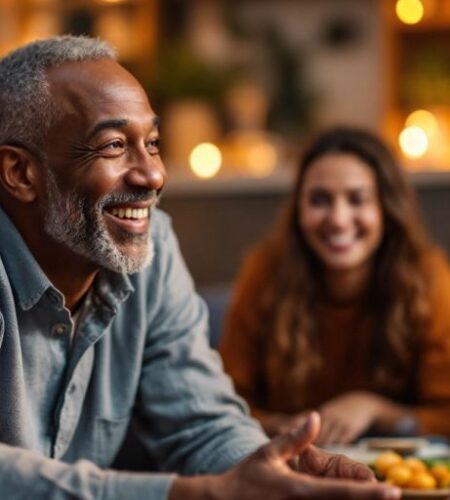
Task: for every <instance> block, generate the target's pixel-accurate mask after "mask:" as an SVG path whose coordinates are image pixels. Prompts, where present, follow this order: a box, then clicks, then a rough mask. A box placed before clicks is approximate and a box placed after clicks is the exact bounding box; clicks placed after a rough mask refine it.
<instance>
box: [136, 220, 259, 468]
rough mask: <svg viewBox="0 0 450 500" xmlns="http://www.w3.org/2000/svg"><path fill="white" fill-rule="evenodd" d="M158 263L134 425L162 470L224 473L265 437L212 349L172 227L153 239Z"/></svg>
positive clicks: (200, 303)
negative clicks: (156, 293) (156, 292)
mask: <svg viewBox="0 0 450 500" xmlns="http://www.w3.org/2000/svg"><path fill="white" fill-rule="evenodd" d="M154 264H155V266H154V267H153V265H152V267H153V269H152V279H153V280H157V282H156V283H155V284H154V286H152V287H150V288H151V289H153V290H158V297H157V298H156V297H155V295H152V296H151V297H150V298H149V299H150V300H149V305H148V306H149V308H150V307H153V308H155V307H156V310H155V312H154V313H152V314H151V318H149V325H148V333H147V339H146V346H145V352H144V360H143V369H142V374H141V381H140V389H139V394H138V402H137V404H138V411H137V414H138V415H140V418H138V420H137V425H136V429H135V430H136V431H137V434H138V437H139V438H140V439H141V441H142V442H143V444H144V446H145V448H146V449H147V451H148V452H149V453H150V457H151V458H152V462H155V463H157V464H158V467H159V468H160V469H161V470H162V471H173V470H176V471H179V472H181V473H183V474H198V473H219V472H222V471H225V470H227V469H228V468H230V467H231V466H232V465H234V464H236V463H237V462H238V461H240V460H241V459H242V458H243V457H245V456H247V455H248V454H250V453H251V452H253V451H254V450H255V449H256V448H258V447H259V446H261V445H262V444H264V443H265V442H267V437H266V436H265V434H264V433H263V432H262V430H261V428H260V426H259V424H258V423H257V422H256V421H254V420H253V419H252V418H250V417H249V415H248V411H247V408H246V405H245V403H244V401H243V400H242V399H240V398H239V397H238V396H237V395H236V394H235V392H234V390H233V387H232V384H231V381H230V379H229V378H228V377H227V376H226V375H225V374H224V372H223V369H222V363H221V360H220V357H219V355H218V353H217V352H216V351H213V350H212V349H211V348H210V347H209V342H208V336H207V332H208V314H207V309H206V306H205V304H204V302H203V301H202V300H201V299H200V297H199V296H198V295H197V294H196V293H195V290H194V287H193V282H192V279H191V277H190V275H189V273H188V271H187V269H186V266H185V264H184V262H183V259H182V257H181V254H180V252H179V248H178V243H177V241H176V239H175V237H174V235H173V232H172V231H171V230H170V227H169V226H168V225H166V226H165V227H164V230H163V231H162V232H160V234H158V237H157V238H155V263H154ZM155 304H156V305H155Z"/></svg>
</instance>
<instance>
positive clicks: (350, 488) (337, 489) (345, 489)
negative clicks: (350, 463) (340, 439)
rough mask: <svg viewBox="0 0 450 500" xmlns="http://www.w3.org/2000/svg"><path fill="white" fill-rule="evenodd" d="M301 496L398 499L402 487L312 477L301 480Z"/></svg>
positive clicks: (341, 499)
mask: <svg viewBox="0 0 450 500" xmlns="http://www.w3.org/2000/svg"><path fill="white" fill-rule="evenodd" d="M298 486H299V488H298V489H299V491H298V497H299V498H308V499H311V500H330V499H331V498H332V499H333V500H344V499H345V500H396V499H399V498H401V490H400V488H397V487H394V486H391V485H388V484H380V483H378V484H376V483H358V482H355V481H345V480H335V479H327V478H321V479H311V480H308V481H303V480H302V482H301V483H300V482H299V485H298Z"/></svg>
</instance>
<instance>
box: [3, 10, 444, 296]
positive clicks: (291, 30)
mask: <svg viewBox="0 0 450 500" xmlns="http://www.w3.org/2000/svg"><path fill="white" fill-rule="evenodd" d="M61 33H72V34H88V35H95V36H97V35H98V36H100V37H102V38H104V39H106V40H108V41H110V42H111V43H112V44H113V45H114V46H115V47H116V48H117V49H118V52H119V59H120V62H121V63H122V64H124V65H125V66H126V67H127V68H128V69H130V70H131V71H132V72H133V73H134V74H135V75H136V76H137V77H138V79H139V80H140V81H141V82H142V84H143V85H144V87H145V88H146V89H147V91H148V94H149V96H150V100H151V102H152V105H153V107H154V109H155V110H156V111H157V113H158V114H160V115H161V117H162V128H161V136H162V148H163V157H164V160H165V163H166V167H167V170H168V174H169V180H168V184H167V188H166V190H165V194H164V197H163V200H162V203H161V206H162V208H164V209H165V210H166V211H167V212H169V213H170V214H171V215H172V216H173V223H174V226H175V230H176V232H177V234H178V236H179V238H180V245H181V247H182V250H183V253H184V256H185V258H186V261H187V263H188V266H189V268H190V270H191V272H192V274H193V276H194V279H195V281H196V283H197V285H198V286H199V287H200V288H201V290H208V293H209V292H211V291H214V290H217V291H218V293H219V294H220V293H221V290H222V291H223V290H225V291H226V290H228V286H229V284H230V283H231V282H232V280H233V277H234V275H235V273H236V272H237V270H238V267H239V264H240V261H241V258H242V255H243V253H244V252H245V250H246V249H247V248H248V246H249V245H251V244H252V242H254V241H256V240H258V239H259V238H261V236H262V235H263V234H264V233H265V231H266V229H267V228H268V227H269V225H270V224H271V222H272V221H273V220H274V218H275V217H276V214H277V211H278V208H279V206H280V204H281V202H282V201H283V200H284V198H285V197H286V194H287V193H288V191H289V189H290V186H291V182H292V175H293V173H294V171H295V166H296V161H297V157H298V153H299V151H300V150H301V148H302V145H303V144H304V142H305V140H306V139H307V138H308V136H309V135H310V134H311V133H312V132H314V131H315V130H317V129H319V128H322V127H324V126H326V125H331V124H335V123H346V124H355V125H362V126H365V127H368V128H370V129H372V130H375V131H377V132H379V133H380V134H382V136H383V137H384V138H385V139H386V140H387V141H388V142H389V143H390V144H391V146H392V147H393V148H394V149H395V150H396V151H397V153H398V155H399V156H400V157H401V159H402V162H403V164H404V166H405V168H406V169H407V170H408V172H409V175H410V177H411V180H412V182H413V184H414V186H415V188H416V190H417V193H418V195H419V198H420V202H421V206H422V209H423V212H424V217H425V220H426V222H427V224H428V227H429V229H430V232H431V233H432V235H433V236H434V238H435V239H437V240H438V241H439V242H440V243H441V244H442V245H443V246H444V248H445V249H446V250H447V251H450V226H449V224H448V223H447V222H446V221H447V220H448V218H449V217H450V140H449V139H450V0H227V1H225V0H224V1H221V0H159V1H158V0H0V55H3V54H5V53H7V52H8V51H10V50H11V49H13V48H15V47H16V46H18V45H20V44H23V43H25V42H28V41H31V40H34V39H37V38H43V37H47V36H49V35H53V34H61Z"/></svg>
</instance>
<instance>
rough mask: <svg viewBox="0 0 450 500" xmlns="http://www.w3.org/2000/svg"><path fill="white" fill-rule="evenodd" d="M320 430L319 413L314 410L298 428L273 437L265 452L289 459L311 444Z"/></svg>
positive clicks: (285, 459)
mask: <svg viewBox="0 0 450 500" xmlns="http://www.w3.org/2000/svg"><path fill="white" fill-rule="evenodd" d="M319 431H320V417H319V414H318V413H316V412H312V413H311V414H310V415H309V416H308V418H307V419H306V421H305V423H304V424H303V425H301V426H300V427H299V428H298V429H293V430H291V431H289V432H287V433H286V434H282V435H281V436H278V437H276V438H274V439H272V441H271V442H270V443H269V444H267V445H266V446H265V449H264V452H265V453H267V454H268V455H269V456H270V457H273V458H281V459H282V460H284V461H287V460H289V459H290V458H292V457H295V456H296V455H298V454H299V453H300V452H301V451H302V450H304V449H305V448H306V447H307V446H309V445H310V444H311V443H312V442H313V441H314V440H315V439H316V438H317V436H318V434H319Z"/></svg>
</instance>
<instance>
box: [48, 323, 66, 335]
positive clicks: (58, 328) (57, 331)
mask: <svg viewBox="0 0 450 500" xmlns="http://www.w3.org/2000/svg"><path fill="white" fill-rule="evenodd" d="M68 330H69V327H68V326H67V325H65V324H64V323H58V324H56V325H54V326H53V328H52V334H53V335H57V336H61V335H64V334H66V333H67V331H68Z"/></svg>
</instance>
